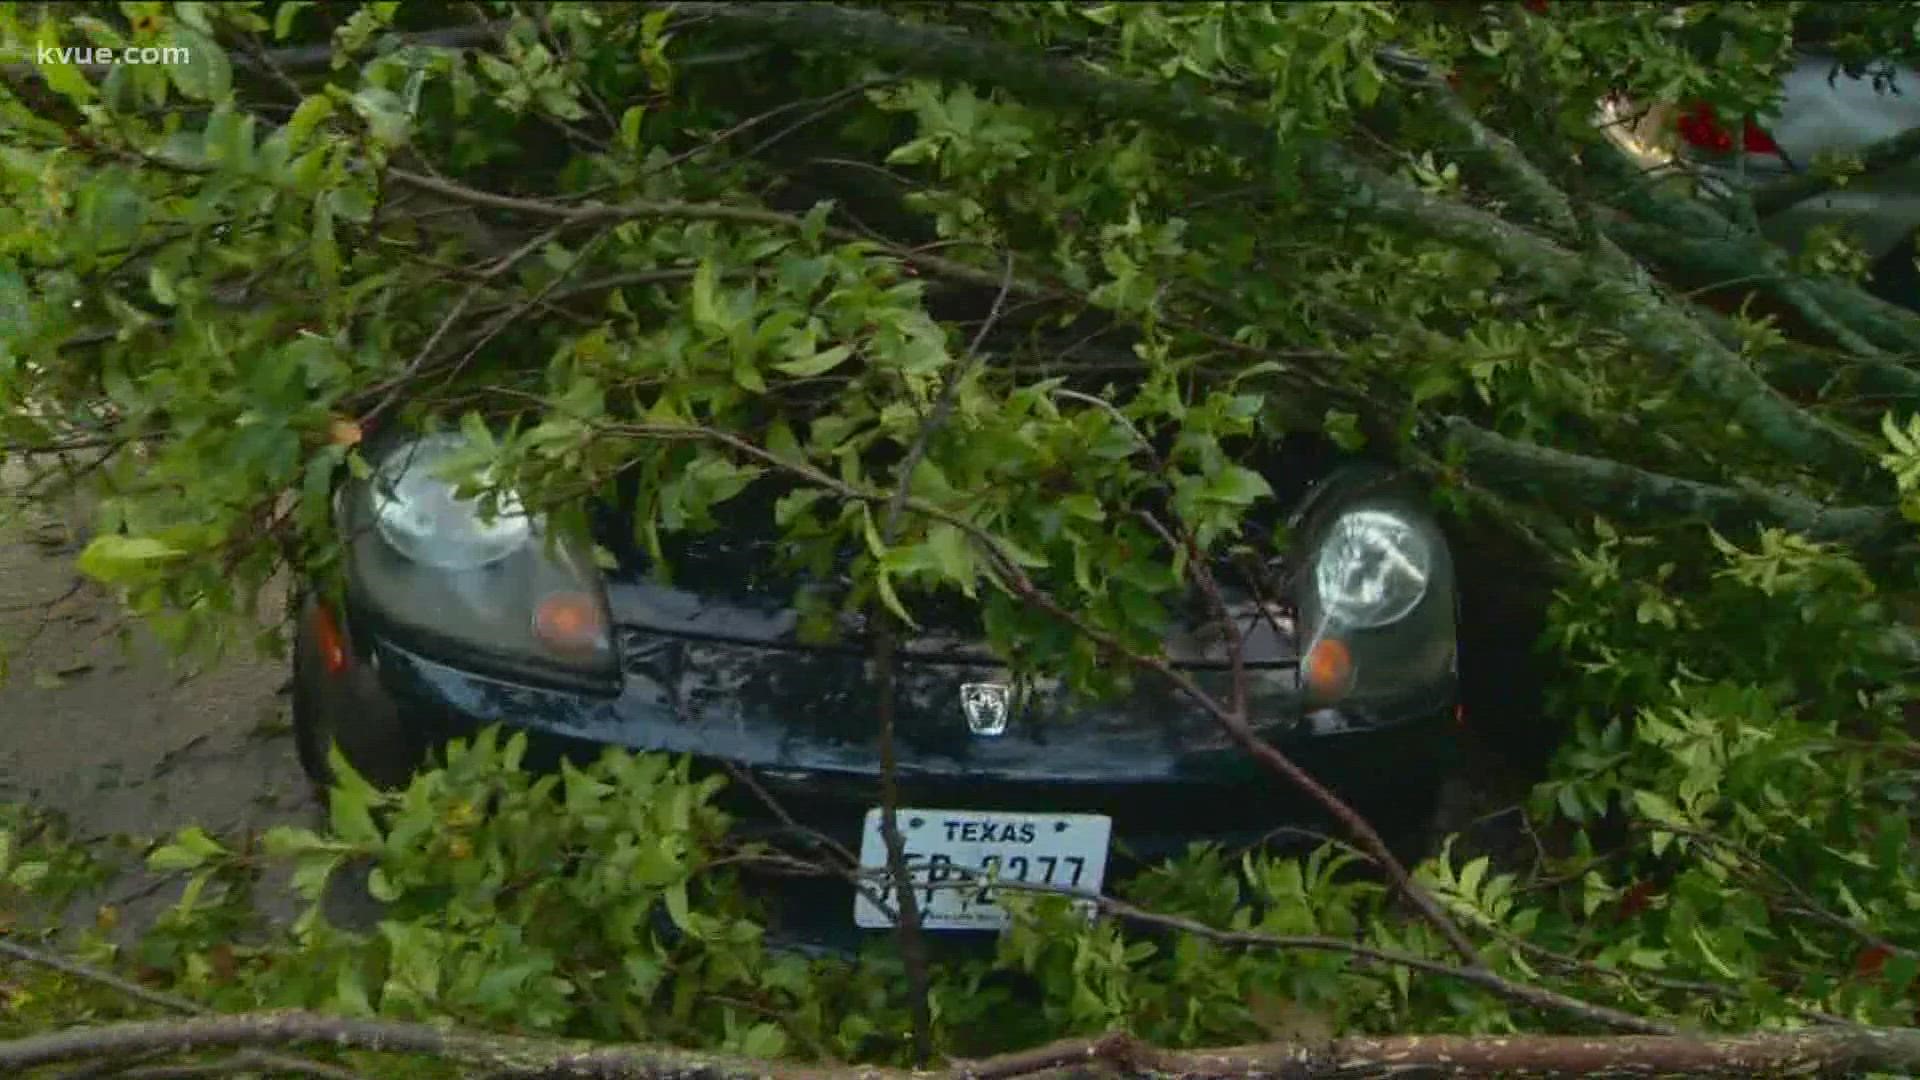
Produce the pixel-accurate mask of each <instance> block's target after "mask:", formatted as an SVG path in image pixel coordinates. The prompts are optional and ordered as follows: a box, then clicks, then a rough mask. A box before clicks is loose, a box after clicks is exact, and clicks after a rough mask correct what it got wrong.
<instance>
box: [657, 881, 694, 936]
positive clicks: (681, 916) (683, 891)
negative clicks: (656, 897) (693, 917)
mask: <svg viewBox="0 0 1920 1080" xmlns="http://www.w3.org/2000/svg"><path fill="white" fill-rule="evenodd" d="M662 895H663V896H664V898H665V899H666V902H667V917H668V918H670V919H672V920H673V925H674V926H675V927H678V928H679V930H680V931H681V932H682V933H690V932H691V931H692V929H693V924H692V922H691V921H690V920H689V919H688V918H687V883H686V882H684V881H676V882H674V883H673V884H671V885H668V886H667V888H666V891H665V892H664V893H663V894H662Z"/></svg>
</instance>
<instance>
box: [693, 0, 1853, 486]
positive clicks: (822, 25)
mask: <svg viewBox="0 0 1920 1080" xmlns="http://www.w3.org/2000/svg"><path fill="white" fill-rule="evenodd" d="M676 10H682V11H686V12H689V13H694V12H697V13H700V14H703V15H707V16H709V17H710V18H712V19H713V20H715V21H716V23H719V24H723V25H724V24H732V25H735V26H739V27H741V28H742V29H749V30H752V31H754V32H755V33H756V34H759V35H763V36H764V37H767V38H772V39H774V40H777V41H781V42H783V43H786V44H788V45H792V46H795V47H800V48H811V49H816V50H824V51H840V52H847V53H858V54H861V55H867V56H870V57H873V58H875V59H877V60H880V61H883V62H886V63H890V64H897V65H899V66H900V67H902V68H904V69H906V70H910V71H916V72H920V73H922V74H926V75H932V76H940V77H946V78H952V79H957V80H963V81H966V82H969V83H973V84H975V85H981V86H993V87H998V88H1001V89H1005V90H1008V91H1011V92H1013V93H1015V94H1019V95H1022V96H1025V97H1028V98H1030V99H1032V100H1036V101H1043V102H1050V103H1057V104H1067V105H1073V106H1078V107H1082V108H1086V109H1089V110H1092V111H1094V112H1097V113H1101V114H1105V115H1109V116H1122V117H1125V118H1127V119H1131V120H1136V121H1139V122H1143V123H1148V124H1152V125H1155V126H1157V127H1160V128H1163V129H1165V130H1168V131H1171V132H1174V133H1175V134H1177V135H1179V136H1181V137H1183V138H1186V139H1190V140H1193V141H1196V142H1203V141H1210V142H1215V143H1218V144H1221V145H1225V146H1230V147H1233V148H1234V149H1235V150H1237V151H1238V152H1240V153H1242V154H1243V155H1245V156H1246V157H1247V158H1248V159H1249V160H1251V161H1254V162H1268V161H1271V160H1272V158H1273V154H1274V149H1275V148H1274V146H1273V145H1272V133H1271V132H1270V131H1269V130H1268V129H1267V127H1266V126H1265V125H1264V124H1262V123H1261V122H1260V121H1258V120H1257V119H1255V118H1253V117H1251V116H1248V115H1245V114H1243V113H1241V112H1239V111H1238V110H1236V109H1233V108H1231V107H1229V106H1227V105H1223V104H1221V103H1220V102H1218V101H1214V100H1211V99H1208V98H1204V97H1201V96H1200V95H1198V94H1194V93H1190V92H1186V91H1184V90H1182V89H1181V88H1178V87H1166V86H1162V85H1158V84H1152V83H1147V82H1144V81H1140V80H1134V79H1124V78H1116V77H1113V76H1108V75H1104V74H1100V73H1097V72H1094V71H1091V70H1089V69H1086V68H1084V67H1081V66H1077V65H1073V64H1069V63H1063V62H1057V61H1050V60H1041V59H1036V58H1035V57H1034V56H1033V55H1032V54H1031V53H1029V52H1027V51H1025V50H1021V49H1016V48H1012V47H1009V46H1006V45H1003V44H1000V43H998V42H995V41H991V40H986V39H982V38H979V37H977V36H971V35H967V34H963V33H957V32H954V31H951V30H948V29H942V28H935V27H925V26H915V25H909V24H905V23H901V22H899V21H897V20H896V19H894V18H892V17H891V16H889V15H885V14H882V13H879V12H871V11H865V10H852V9H847V8H840V7H835V6H833V5H830V4H794V3H759V4H737V3H685V4H680V5H677V6H676ZM1299 149H1300V159H1301V162H1302V164H1303V166H1304V172H1305V176H1306V179H1307V180H1308V182H1309V183H1310V184H1312V185H1313V186H1315V187H1317V188H1319V189H1320V190H1321V191H1322V192H1323V193H1325V194H1327V195H1329V196H1331V197H1333V198H1334V199H1335V200H1337V202H1338V203H1339V204H1341V205H1343V206H1346V207H1348V208H1349V209H1351V210H1352V211H1353V212H1355V213H1357V214H1360V215H1363V216H1366V217H1370V218H1372V219H1374V220H1378V221H1383V222H1386V223H1389V224H1392V225H1395V226H1398V227H1400V228H1403V229H1406V230H1409V231H1411V232H1414V233H1415V234H1417V235H1424V236H1428V237H1431V238H1433V239H1437V240H1443V241H1446V242H1449V243H1452V244H1457V245H1459V246H1462V247H1464V248H1467V249H1469V250H1474V251H1480V252H1483V253H1485V254H1487V255H1489V256H1490V257H1492V258H1494V259H1496V260H1497V261H1499V262H1500V263H1501V265H1503V266H1505V267H1507V268H1509V269H1510V270H1512V271H1515V272H1518V273H1523V274H1526V275H1528V276H1530V277H1532V278H1534V279H1535V280H1538V281H1541V282H1543V283H1544V284H1546V285H1547V286H1548V287H1549V288H1550V289H1552V290H1553V291H1555V292H1557V293H1559V294H1560V295H1563V296H1569V297H1575V296H1577V297H1580V298H1583V299H1585V300H1587V301H1588V302H1590V303H1592V304H1593V305H1594V306H1595V307H1596V308H1598V309H1599V310H1601V311H1603V312H1605V313H1607V314H1610V315H1612V316H1613V317H1614V318H1615V319H1617V320H1618V321H1619V324H1620V329H1621V331H1622V332H1623V333H1624V334H1625V335H1626V336H1627V337H1628V338H1629V339H1630V340H1631V341H1632V342H1633V344H1634V345H1635V346H1636V347H1637V348H1639V349H1641V350H1643V351H1644V352H1646V353H1648V354H1649V355H1652V356H1656V357H1659V358H1661V359H1662V360H1664V361H1666V362H1667V363H1669V364H1671V365H1672V366H1673V367H1674V368H1676V369H1677V370H1678V371H1680V372H1681V373H1683V374H1685V375H1686V377H1687V378H1688V380H1689V381H1690V382H1691V383H1693V385H1694V386H1695V387H1696V388H1697V389H1698V390H1699V391H1700V392H1702V393H1703V394H1705V395H1706V396H1707V397H1708V398H1710V399H1712V400H1713V401H1716V402H1718V403H1720V404H1721V405H1722V406H1724V407H1726V408H1727V409H1728V410H1729V411H1730V412H1731V413H1732V414H1733V415H1734V416H1735V417H1737V418H1738V419H1739V420H1740V421H1741V422H1742V423H1743V424H1744V425H1745V426H1746V427H1747V428H1748V430H1750V431H1752V432H1753V433H1754V434H1755V435H1756V437H1758V438H1759V439H1761V440H1762V441H1764V442H1765V443H1766V444H1767V445H1768V446H1769V447H1771V448H1772V449H1774V450H1775V451H1776V452H1778V453H1779V454H1781V455H1782V456H1784V457H1787V458H1788V459H1790V460H1797V461H1803V462H1807V463H1809V464H1813V465H1816V466H1824V467H1829V468H1832V469H1833V470H1834V471H1835V472H1836V473H1837V474H1838V475H1841V476H1845V477H1848V478H1850V479H1854V480H1855V481H1856V482H1866V481H1867V480H1868V479H1869V478H1876V477H1877V474H1876V473H1875V472H1874V471H1873V459H1872V456H1871V454H1870V453H1869V452H1868V451H1867V449H1866V448H1865V445H1864V443H1863V442H1862V440H1860V439H1858V438H1857V437H1855V436H1854V435H1853V434H1852V433H1850V432H1848V431H1846V430H1844V429H1843V428H1840V427H1838V426H1836V425H1833V424H1831V423H1829V422H1827V421H1826V420H1824V419H1822V418H1820V417H1818V416H1815V415H1813V414H1811V413H1809V412H1807V411H1806V410H1804V409H1801V408H1799V407H1798V406H1796V405H1794V404H1793V403H1792V402H1790V401H1787V400H1786V399H1785V398H1782V397H1781V396H1780V395H1779V394H1777V393H1775V392H1774V391H1773V389H1772V387H1770V386H1768V385H1767V383H1766V381H1765V380H1764V379H1762V378H1760V376H1759V375H1758V374H1756V373H1755V372H1754V371H1753V369H1752V368H1751V367H1749V366H1748V365H1747V363H1746V361H1745V360H1744V359H1743V358H1741V357H1740V356H1738V355H1736V354H1734V353H1731V352H1729V351H1728V350H1727V349H1726V348H1725V347H1724V346H1722V345H1721V344H1720V342H1719V341H1718V340H1716V339H1715V338H1714V337H1713V335H1712V334H1710V333H1709V332H1707V331H1706V330H1705V329H1704V328H1703V327H1701V326H1700V325H1699V324H1698V323H1697V322H1695V321H1694V320H1693V319H1691V318H1689V317H1687V315H1686V314H1685V313H1684V312H1683V311H1682V310H1680V309H1678V308H1675V307H1674V306H1672V305H1671V304H1668V303H1666V302H1665V301H1664V300H1663V299H1662V298H1661V297H1660V296H1659V294H1658V293H1657V292H1656V291H1655V289H1654V287H1653V285H1652V283H1651V282H1650V281H1649V280H1647V279H1646V277H1645V275H1644V274H1634V275H1632V276H1628V275H1625V274H1618V273H1601V272H1598V271H1599V270H1600V268H1596V267H1595V266H1594V265H1593V264H1592V261H1591V260H1590V259H1589V258H1588V257H1587V256H1586V255H1584V254H1580V253H1575V252H1573V251H1570V250H1568V249H1566V248H1563V247H1560V246H1558V245H1555V244H1553V243H1551V242H1550V241H1548V240H1546V239H1544V238H1543V237H1540V236H1538V235H1536V234H1534V233H1531V232H1528V231H1527V230H1525V229H1522V228H1519V227H1518V226H1515V225H1513V224H1512V223H1511V222H1508V221H1506V220H1504V219H1502V218H1500V217H1499V216H1497V215H1494V214H1490V213H1486V212H1484V211H1481V210H1478V209H1475V208H1473V207H1469V206H1466V205H1464V204H1461V203H1457V202H1453V201H1449V200H1445V199H1440V198H1437V197H1434V196H1432V195H1429V194H1427V193H1426V192H1424V191H1422V190H1420V189H1419V188H1417V187H1415V186H1414V185H1412V184H1410V183H1407V182H1406V181H1403V180H1400V179H1399V178H1397V177H1393V176H1390V175H1388V174H1387V173H1385V172H1383V171H1381V170H1379V169H1377V168H1374V167H1373V166H1371V165H1367V164H1365V163H1363V162H1361V161H1360V160H1358V159H1357V158H1355V157H1354V156H1353V155H1351V154H1350V153H1349V152H1347V151H1346V150H1345V149H1344V148H1342V147H1340V146H1337V145H1333V144H1330V143H1319V144H1315V145H1311V146H1307V147H1302V148H1299Z"/></svg>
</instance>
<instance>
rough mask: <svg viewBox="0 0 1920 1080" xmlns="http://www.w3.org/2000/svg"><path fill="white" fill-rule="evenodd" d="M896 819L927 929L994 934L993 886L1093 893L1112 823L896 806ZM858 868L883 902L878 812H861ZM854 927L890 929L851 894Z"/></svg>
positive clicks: (1101, 818)
mask: <svg viewBox="0 0 1920 1080" xmlns="http://www.w3.org/2000/svg"><path fill="white" fill-rule="evenodd" d="M894 813H895V816H896V818H897V820H898V821H899V824H900V838H901V839H902V840H903V841H904V842H905V847H906V864H907V871H908V875H909V877H910V879H911V880H912V881H913V883H914V886H915V888H914V899H916V900H918V901H919V902H920V905H919V906H920V919H921V925H922V926H925V927H926V928H927V929H929V930H996V929H999V928H1000V927H1002V926H1005V925H1006V923H1007V911H1006V908H1004V907H1002V906H1001V905H1000V903H999V899H998V896H997V895H996V890H995V888H994V885H995V883H998V882H1016V883H1025V884H1031V885H1048V886H1052V887H1054V888H1057V889H1069V890H1072V891H1074V892H1082V893H1092V894H1098V893H1099V892H1100V884H1101V882H1102V880H1103V879H1104V878H1105V877H1106V873H1107V841H1108V839H1109V836H1110V834H1111V833H1112V831H1113V819H1112V818H1109V817H1107V816H1106V815H1104V814H1024V813H1008V812H1003V811H984V810H926V809H922V808H919V807H902V808H900V809H899V810H896V811H895V812H894ZM860 866H861V868H862V869H863V870H866V871H869V879H868V880H869V881H870V882H871V884H870V885H869V886H868V888H869V889H870V890H872V891H873V892H875V893H877V894H878V895H881V896H883V897H889V899H888V903H889V905H891V903H892V901H891V898H890V890H887V889H886V888H885V882H884V880H873V878H872V877H871V872H872V871H876V870H877V871H884V870H886V868H887V843H886V840H885V839H884V838H882V836H881V833H880V811H879V810H878V809H874V810H869V811H867V821H866V828H865V830H864V831H863V832H862V835H861V837H860ZM853 921H854V924H855V925H857V926H861V927H865V928H867V929H875V930H877V929H884V928H888V927H891V926H892V925H893V920H891V919H889V918H888V917H887V915H886V913H885V912H884V911H882V910H881V909H880V908H879V907H877V906H875V904H874V903H873V901H872V900H871V899H869V898H868V897H867V896H866V895H865V893H863V892H859V891H856V892H855V894H854V899H853Z"/></svg>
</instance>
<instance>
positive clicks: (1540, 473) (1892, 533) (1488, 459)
mask: <svg viewBox="0 0 1920 1080" xmlns="http://www.w3.org/2000/svg"><path fill="white" fill-rule="evenodd" d="M1444 426H1445V431H1446V437H1447V439H1448V441H1449V442H1450V443H1451V444H1452V445H1454V446H1455V447H1457V448H1458V449H1459V450H1460V451H1462V452H1463V453H1464V454H1465V455H1466V466H1467V469H1468V471H1470V472H1472V473H1474V474H1475V475H1476V476H1477V477H1479V478H1480V479H1481V481H1482V482H1483V483H1485V484H1488V485H1489V486H1493V487H1497V488H1504V489H1508V490H1512V489H1515V488H1519V489H1525V490H1533V491H1538V492H1543V493H1544V492H1551V493H1556V494H1558V495H1561V496H1567V497H1572V498H1576V499H1579V500H1583V501H1584V502H1586V503H1587V504H1588V505H1589V506H1591V507H1593V508H1594V509H1596V510H1605V511H1609V512H1615V513H1621V514H1624V515H1628V516H1635V517H1652V518H1666V519H1668V520H1671V518H1672V516H1673V515H1684V516H1688V517H1699V518H1704V519H1706V520H1707V521H1708V522H1709V523H1711V524H1712V525H1714V526H1715V527H1716V528H1721V529H1730V528H1735V527H1740V526H1748V525H1754V524H1771V525H1779V526H1783V527H1785V528H1789V529H1793V530H1796V531H1798V532H1803V533H1805V534H1807V535H1808V536H1810V537H1813V538H1815V539H1820V540H1832V541H1839V542H1843V543H1848V544H1855V545H1859V546H1863V547H1869V548H1871V547H1876V546H1879V545H1883V544H1886V543H1889V542H1894V541H1897V540H1899V539H1902V538H1903V536H1904V533H1905V532H1906V529H1905V527H1904V526H1905V522H1904V521H1903V520H1902V519H1901V517H1900V515H1899V514H1898V513H1896V512H1895V511H1894V510H1892V509H1891V508H1882V507H1863V506H1856V507H1826V506H1822V505H1820V504H1819V503H1816V502H1814V501H1813V500H1811V499H1801V498H1796V497H1793V496H1788V495H1773V494H1761V493H1755V492H1747V491H1737V490H1735V489H1733V488H1726V487H1718V486H1716V485H1713V484H1706V483H1701V482H1700V481H1697V480H1684V479H1681V478H1679V477H1674V476H1665V475H1662V474H1660V473H1653V472H1648V471H1646V470H1644V469H1637V468H1634V467H1633V466H1631V465H1623V464H1621V463H1619V462H1617V461H1606V460H1603V459H1601V458H1593V457H1585V456H1583V455H1580V454H1572V453H1568V452H1567V451H1564V450H1554V449H1551V448H1549V447H1545V446H1536V445H1534V444H1532V443H1524V442H1518V441H1515V440H1513V439H1509V438H1506V437H1505V436H1502V435H1496V434H1494V433H1493V432H1491V431H1488V430H1486V429H1484V428H1481V427H1477V426H1475V425H1474V424H1472V423H1471V422H1469V421H1467V420H1464V419H1462V418H1460V417H1448V418H1447V419H1446V421H1444Z"/></svg>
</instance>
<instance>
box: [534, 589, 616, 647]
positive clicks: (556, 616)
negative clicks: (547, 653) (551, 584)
mask: <svg viewBox="0 0 1920 1080" xmlns="http://www.w3.org/2000/svg"><path fill="white" fill-rule="evenodd" d="M605 631H606V620H605V619H604V618H602V617H601V615H600V605H599V604H597V603H595V602H594V600H593V597H591V596H588V595H587V594H586V593H580V592H563V593H554V594H553V595H552V596H549V597H547V598H546V599H544V600H542V601H540V604H539V606H538V607H536V608H534V610H533V636H534V637H537V638H539V639H540V643H541V644H542V645H545V646H546V647H547V648H549V649H552V650H553V651H554V652H556V653H561V654H563V655H570V656H571V655H578V654H580V653H586V652H591V651H593V649H594V648H595V647H596V646H598V645H599V644H600V641H601V638H602V635H603V634H604V632H605Z"/></svg>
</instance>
